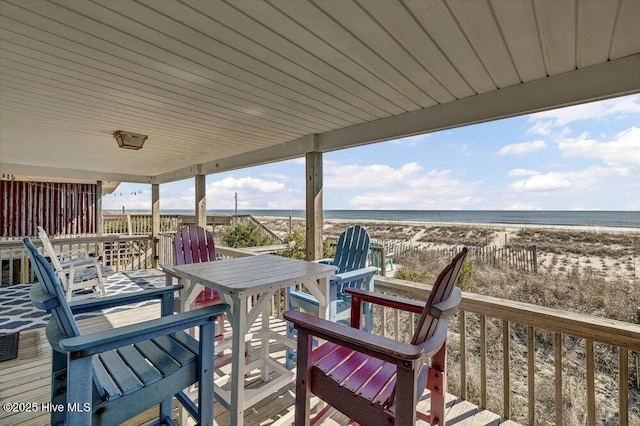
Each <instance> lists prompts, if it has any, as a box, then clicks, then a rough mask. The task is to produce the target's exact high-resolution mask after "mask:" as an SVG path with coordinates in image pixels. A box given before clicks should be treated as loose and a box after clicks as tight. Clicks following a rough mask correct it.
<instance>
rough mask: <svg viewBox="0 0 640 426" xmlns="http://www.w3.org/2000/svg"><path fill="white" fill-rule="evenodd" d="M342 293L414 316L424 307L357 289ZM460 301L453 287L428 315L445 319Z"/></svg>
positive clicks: (413, 302) (349, 289) (398, 298)
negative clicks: (447, 295)
mask: <svg viewBox="0 0 640 426" xmlns="http://www.w3.org/2000/svg"><path fill="white" fill-rule="evenodd" d="M344 291H345V293H349V294H351V296H352V297H353V298H354V299H360V300H362V301H363V302H370V303H374V304H376V305H381V306H386V307H389V308H394V309H400V310H402V311H407V312H411V313H414V314H421V313H422V310H423V309H424V307H425V303H424V302H418V301H416V300H412V299H405V298H403V297H396V296H389V295H387V294H382V293H375V292H371V291H367V290H361V289H358V288H345V289H344ZM461 300H462V291H461V290H460V288H458V287H453V289H452V290H451V295H450V296H449V297H448V298H447V299H446V300H445V301H443V302H440V303H437V304H435V305H433V306H432V307H431V312H429V314H430V315H431V316H433V317H434V318H446V317H448V316H449V315H452V314H454V313H455V312H456V310H457V309H458V305H459V304H460V301H461Z"/></svg>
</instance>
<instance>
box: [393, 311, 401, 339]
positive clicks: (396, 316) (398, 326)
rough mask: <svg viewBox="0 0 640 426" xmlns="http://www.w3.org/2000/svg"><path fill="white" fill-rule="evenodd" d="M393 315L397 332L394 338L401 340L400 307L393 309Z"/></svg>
mask: <svg viewBox="0 0 640 426" xmlns="http://www.w3.org/2000/svg"><path fill="white" fill-rule="evenodd" d="M393 317H394V320H395V322H396V331H395V333H396V334H395V335H394V338H395V339H396V340H398V341H400V310H399V309H394V310H393Z"/></svg>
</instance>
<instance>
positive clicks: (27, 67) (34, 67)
mask: <svg viewBox="0 0 640 426" xmlns="http://www.w3.org/2000/svg"><path fill="white" fill-rule="evenodd" d="M3 47H4V49H2V51H3V52H4V53H3V58H4V59H6V67H7V69H13V70H16V72H19V73H20V72H24V73H25V75H26V74H29V75H33V76H34V78H36V77H38V76H39V77H43V78H47V79H48V80H50V81H51V82H52V83H53V82H58V83H59V84H65V85H67V86H68V89H69V90H71V91H75V92H78V93H85V94H86V96H87V97H91V98H95V99H105V100H106V99H108V100H111V101H114V102H117V103H121V104H123V105H130V106H131V107H132V108H135V109H139V110H143V111H158V112H163V113H165V114H167V115H168V116H171V115H174V116H175V117H176V118H177V119H179V120H183V121H185V122H192V123H194V124H196V123H199V122H200V123H202V124H203V125H204V126H207V125H208V124H210V123H211V122H217V123H219V124H220V125H221V126H222V127H223V128H224V127H226V126H228V127H229V129H234V131H238V132H240V133H248V134H250V133H251V132H255V133H256V134H258V135H260V136H263V135H271V136H272V137H274V138H284V137H297V136H299V135H300V132H301V131H305V132H308V129H301V130H298V131H296V129H291V128H280V127H279V126H276V125H275V124H274V123H269V122H264V121H263V120H261V119H260V118H258V117H253V122H252V121H251V118H250V117H247V116H234V115H229V114H226V113H225V112H224V111H223V110H221V111H206V110H203V109H201V108H198V107H197V106H192V105H190V104H188V103H185V102H184V101H185V100H184V99H176V98H175V97H173V98H169V97H167V96H165V95H164V94H162V93H160V92H158V93H153V91H145V90H141V88H140V86H133V87H127V86H123V85H122V84H120V83H117V82H116V83H114V82H111V81H109V80H108V79H105V78H100V77H101V76H100V73H99V72H93V70H83V69H80V67H77V66H76V68H74V69H66V68H61V67H58V66H57V65H58V61H57V60H56V59H55V58H51V57H47V56H46V55H42V54H38V53H37V52H29V53H30V56H22V55H19V54H17V53H15V52H14V51H13V50H9V49H10V48H11V47H12V46H10V44H9V43H5V44H3ZM43 64H46V65H45V66H44V67H43ZM41 67H42V68H41ZM7 72H8V73H9V74H10V73H11V71H7ZM96 74H97V75H96ZM53 84H56V83H53Z"/></svg>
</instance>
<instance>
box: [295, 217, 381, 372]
mask: <svg viewBox="0 0 640 426" xmlns="http://www.w3.org/2000/svg"><path fill="white" fill-rule="evenodd" d="M370 241H371V238H370V237H369V233H368V232H367V231H366V230H365V229H364V228H363V227H362V226H360V225H354V226H352V227H350V228H349V229H347V230H346V231H344V232H343V233H342V234H340V237H339V238H338V243H337V246H336V255H335V257H334V258H333V259H322V260H319V261H318V262H321V263H326V264H329V265H335V266H337V267H338V271H337V272H336V274H335V275H333V276H331V278H330V279H329V284H330V295H329V320H331V321H334V322H342V323H345V324H349V321H350V316H351V296H350V295H349V294H347V293H345V292H344V291H343V290H344V289H345V288H364V289H365V290H369V291H373V275H374V274H375V273H376V272H377V270H378V268H376V267H374V266H369V267H367V266H366V264H367V254H368V253H369V244H370ZM287 301H288V302H287V303H288V306H287V308H288V309H289V310H291V309H293V310H301V311H303V312H307V313H312V314H314V315H318V312H319V305H318V301H317V300H316V298H315V297H313V295H311V294H309V293H306V292H304V291H302V290H301V289H299V288H296V287H295V286H291V287H289V288H288V289H287ZM363 315H364V318H365V325H364V327H363V328H364V329H365V330H371V328H372V325H373V311H372V309H371V306H370V304H369V303H366V306H365V307H364V309H363ZM295 336H296V330H295V328H294V327H293V325H292V324H291V323H287V337H290V338H294V337H295ZM295 362H296V358H295V351H293V350H292V349H289V348H287V359H286V366H287V368H289V369H291V368H293V367H294V366H295Z"/></svg>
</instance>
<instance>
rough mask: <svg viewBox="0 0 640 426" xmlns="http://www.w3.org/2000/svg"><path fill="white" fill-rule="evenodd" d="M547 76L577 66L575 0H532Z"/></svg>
mask: <svg viewBox="0 0 640 426" xmlns="http://www.w3.org/2000/svg"><path fill="white" fill-rule="evenodd" d="M533 5H534V10H535V11H536V19H537V22H538V26H539V36H540V39H541V40H542V54H543V56H544V58H545V61H546V64H547V71H548V73H549V75H556V74H559V73H562V72H565V71H569V70H572V69H574V68H575V67H576V0H534V2H533Z"/></svg>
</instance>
